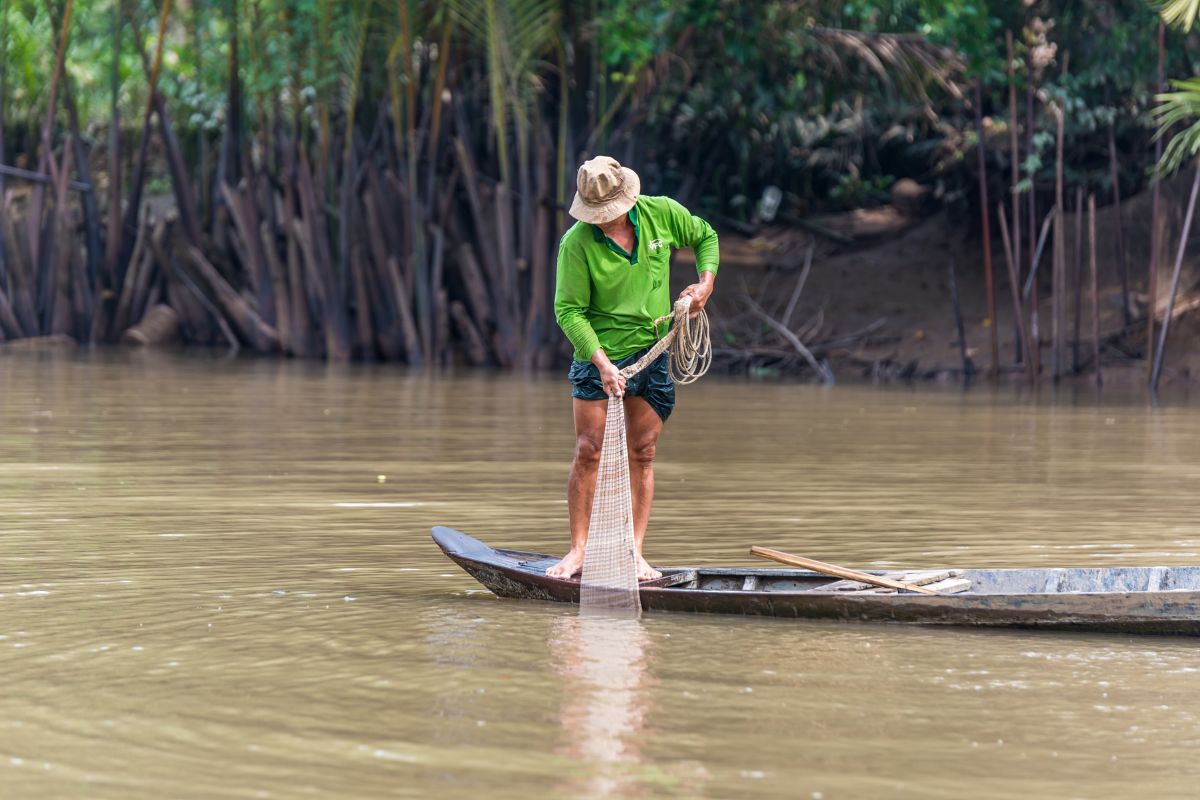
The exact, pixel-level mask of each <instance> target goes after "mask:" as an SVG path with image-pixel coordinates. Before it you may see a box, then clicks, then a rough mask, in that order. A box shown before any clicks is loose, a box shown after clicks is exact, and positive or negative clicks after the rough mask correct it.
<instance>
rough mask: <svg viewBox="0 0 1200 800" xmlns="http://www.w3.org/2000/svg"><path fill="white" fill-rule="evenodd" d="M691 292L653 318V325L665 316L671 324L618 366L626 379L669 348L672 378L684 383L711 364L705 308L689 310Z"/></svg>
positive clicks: (691, 380)
mask: <svg viewBox="0 0 1200 800" xmlns="http://www.w3.org/2000/svg"><path fill="white" fill-rule="evenodd" d="M691 310H692V298H691V295H685V296H684V297H681V298H679V299H678V300H676V301H675V307H674V310H673V311H672V312H671V313H670V314H664V315H663V316H661V317H659V318H658V319H656V320H654V329H655V330H656V331H657V330H658V326H659V325H660V324H662V323H663V322H665V321H667V320H671V328H670V330H668V331H667V335H666V336H664V337H662V338H661V339H659V340H658V341H657V342H655V343H654V346H653V347H651V348H650V349H649V350H647V351H646V354H645V355H644V356H642V357H641V358H639V359H638V360H637V361H635V362H633V363H632V364H630V365H629V366H627V367H625V369H623V370H621V376H622V377H623V378H625V379H626V380H628V379H629V378H632V377H633V376H634V375H637V374H638V373H639V372H641V371H642V370H644V369H645V368H646V367H648V366H650V363H651V362H652V361H654V359H656V358H658V357H659V356H661V355H662V354H663V351H668V352H669V359H670V367H669V369H670V372H671V379H672V380H674V381H675V382H676V383H678V384H681V385H684V386H686V385H687V384H689V383H694V382H696V381H697V380H699V379H700V377H701V376H703V375H704V373H706V372H708V368H709V367H710V366H712V340H711V338H710V333H709V324H708V312H706V311H705V310H704V309H700V311H699V313H697V314H696V315H695V316H693V315H692V313H691Z"/></svg>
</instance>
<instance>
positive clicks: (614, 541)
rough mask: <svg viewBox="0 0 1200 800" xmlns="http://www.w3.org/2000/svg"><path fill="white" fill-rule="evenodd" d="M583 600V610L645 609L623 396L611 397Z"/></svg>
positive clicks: (581, 593)
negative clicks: (639, 579) (638, 568)
mask: <svg viewBox="0 0 1200 800" xmlns="http://www.w3.org/2000/svg"><path fill="white" fill-rule="evenodd" d="M579 604H580V606H582V607H583V608H584V609H604V610H608V611H613V610H621V611H625V610H632V611H634V612H637V611H640V610H641V599H640V598H639V596H638V580H637V550H636V548H635V546H634V541H633V496H632V493H631V492H630V488H629V452H628V450H627V448H626V442H625V403H624V401H622V400H621V398H619V397H611V396H610V397H609V398H608V415H607V417H605V422H604V444H603V445H602V446H601V449H600V468H599V470H598V471H597V473H596V494H595V496H594V497H593V498H592V516H591V521H590V522H589V523H588V539H587V548H586V550H585V551H584V556H583V575H582V577H581V579H580V585H579Z"/></svg>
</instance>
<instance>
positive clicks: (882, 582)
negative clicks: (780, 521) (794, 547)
mask: <svg viewBox="0 0 1200 800" xmlns="http://www.w3.org/2000/svg"><path fill="white" fill-rule="evenodd" d="M750 553H751V554H752V555H756V556H760V557H762V558H769V559H771V560H772V561H778V562H779V563H780V564H788V565H790V566H793V567H804V568H805V569H811V570H812V571H813V572H819V573H821V574H822V575H832V576H833V577H835V578H846V579H847V580H852V581H860V582H862V583H869V584H871V585H872V586H883V587H886V588H888V589H903V590H904V591H906V592H920V593H921V594H937V592H935V591H932V590H930V589H926V588H925V587H924V586H917V585H916V584H912V583H904V582H903V581H894V580H892V579H891V578H883V577H880V576H879V575H872V574H870V573H868V572H859V571H858V570H856V569H847V568H846V567H839V566H838V565H837V564H826V563H825V562H824V561H814V560H813V559H811V558H805V557H804V556H794V555H792V554H791V553H784V552H783V551H781V550H772V549H771V548H769V547H759V546H758V545H754V546H752V547H751V548H750Z"/></svg>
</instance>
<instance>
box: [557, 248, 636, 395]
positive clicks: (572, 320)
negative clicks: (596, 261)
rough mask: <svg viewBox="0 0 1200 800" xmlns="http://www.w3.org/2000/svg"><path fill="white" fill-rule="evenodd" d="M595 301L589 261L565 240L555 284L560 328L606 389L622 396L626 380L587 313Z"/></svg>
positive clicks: (559, 255) (559, 257) (560, 250)
mask: <svg viewBox="0 0 1200 800" xmlns="http://www.w3.org/2000/svg"><path fill="white" fill-rule="evenodd" d="M591 300H592V283H591V278H590V277H589V276H588V269H587V262H585V261H584V259H583V257H582V256H581V255H580V254H579V253H578V252H577V251H575V249H574V248H573V247H571V245H570V243H569V242H567V241H566V239H564V240H563V242H562V243H561V244H559V246H558V267H557V271H556V276H555V283H554V319H555V321H557V322H558V327H560V328H562V331H563V333H565V334H566V335H567V338H568V339H569V340H570V341H571V345H572V346H573V347H574V348H575V352H576V353H579V354H581V355H583V356H585V357H586V358H588V359H589V360H590V361H591V362H592V363H593V364H595V365H596V369H598V370H599V371H600V380H601V381H602V382H603V384H604V390H605V391H606V392H608V393H609V394H615V395H616V396H617V397H620V396H621V395H622V394H623V393H624V389H625V379H624V378H622V377H621V376H620V370H618V369H617V367H616V366H615V365H614V364H613V363H612V361H610V360H609V358H608V355H607V354H606V353H605V352H604V349H603V348H602V347H600V339H599V338H598V337H597V336H596V331H595V330H593V328H592V323H590V322H588V319H587V315H586V314H585V313H584V312H585V311H586V310H587V308H588V306H589V305H590V304H591Z"/></svg>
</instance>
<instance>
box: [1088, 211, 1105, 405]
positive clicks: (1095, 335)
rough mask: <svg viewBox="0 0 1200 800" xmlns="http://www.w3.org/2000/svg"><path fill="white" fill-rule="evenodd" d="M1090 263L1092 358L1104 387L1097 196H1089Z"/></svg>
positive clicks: (1098, 385)
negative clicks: (1097, 269)
mask: <svg viewBox="0 0 1200 800" xmlns="http://www.w3.org/2000/svg"><path fill="white" fill-rule="evenodd" d="M1088 261H1089V264H1090V265H1091V274H1092V357H1093V358H1094V359H1095V363H1096V386H1097V387H1100V386H1103V385H1104V375H1103V374H1102V372H1101V368H1100V292H1099V289H1098V287H1097V280H1096V195H1094V194H1089V195H1088Z"/></svg>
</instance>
